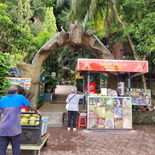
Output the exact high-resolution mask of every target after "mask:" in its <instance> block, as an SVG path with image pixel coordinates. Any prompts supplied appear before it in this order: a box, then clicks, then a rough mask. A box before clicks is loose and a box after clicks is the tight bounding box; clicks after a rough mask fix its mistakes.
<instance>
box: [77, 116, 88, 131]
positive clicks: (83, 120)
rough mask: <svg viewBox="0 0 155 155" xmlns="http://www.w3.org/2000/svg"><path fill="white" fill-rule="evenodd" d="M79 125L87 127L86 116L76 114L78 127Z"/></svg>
mask: <svg viewBox="0 0 155 155" xmlns="http://www.w3.org/2000/svg"><path fill="white" fill-rule="evenodd" d="M80 127H85V128H87V117H86V116H78V129H80Z"/></svg>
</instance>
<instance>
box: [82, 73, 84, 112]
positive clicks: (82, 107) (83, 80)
mask: <svg viewBox="0 0 155 155" xmlns="http://www.w3.org/2000/svg"><path fill="white" fill-rule="evenodd" d="M84 88H85V76H83V93H84V91H85V90H84ZM82 108H83V109H85V97H84V98H83V100H82Z"/></svg>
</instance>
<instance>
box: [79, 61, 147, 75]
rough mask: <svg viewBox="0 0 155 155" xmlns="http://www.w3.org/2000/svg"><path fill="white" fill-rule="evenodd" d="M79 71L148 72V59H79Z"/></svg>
mask: <svg viewBox="0 0 155 155" xmlns="http://www.w3.org/2000/svg"><path fill="white" fill-rule="evenodd" d="M78 70H79V71H108V72H135V73H139V72H140V73H147V72H148V62H147V61H134V60H133V61H132V60H105V59H78Z"/></svg>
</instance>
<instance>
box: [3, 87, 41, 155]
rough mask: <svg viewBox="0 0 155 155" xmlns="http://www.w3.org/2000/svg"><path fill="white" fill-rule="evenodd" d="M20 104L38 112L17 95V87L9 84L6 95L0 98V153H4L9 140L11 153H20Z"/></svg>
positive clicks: (15, 154) (21, 96)
mask: <svg viewBox="0 0 155 155" xmlns="http://www.w3.org/2000/svg"><path fill="white" fill-rule="evenodd" d="M21 106H26V107H27V106H28V107H29V108H30V109H31V110H33V111H35V112H36V113H39V114H40V112H39V111H38V110H37V109H36V108H35V107H34V106H33V105H32V104H30V102H29V101H28V100H27V99H26V98H25V97H24V96H23V95H18V88H17V86H15V85H12V86H10V88H9V89H8V95H6V96H3V97H2V98H1V99H0V110H1V111H2V115H1V118H0V155H6V150H7V147H8V144H9V142H10V143H11V145H12V153H13V155H20V135H21V133H22V129H21V125H20V118H21Z"/></svg>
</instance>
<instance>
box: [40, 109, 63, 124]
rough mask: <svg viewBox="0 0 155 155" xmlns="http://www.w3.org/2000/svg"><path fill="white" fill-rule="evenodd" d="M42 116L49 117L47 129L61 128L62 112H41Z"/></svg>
mask: <svg viewBox="0 0 155 155" xmlns="http://www.w3.org/2000/svg"><path fill="white" fill-rule="evenodd" d="M41 114H42V116H49V120H48V127H62V125H63V112H42V113H41Z"/></svg>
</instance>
